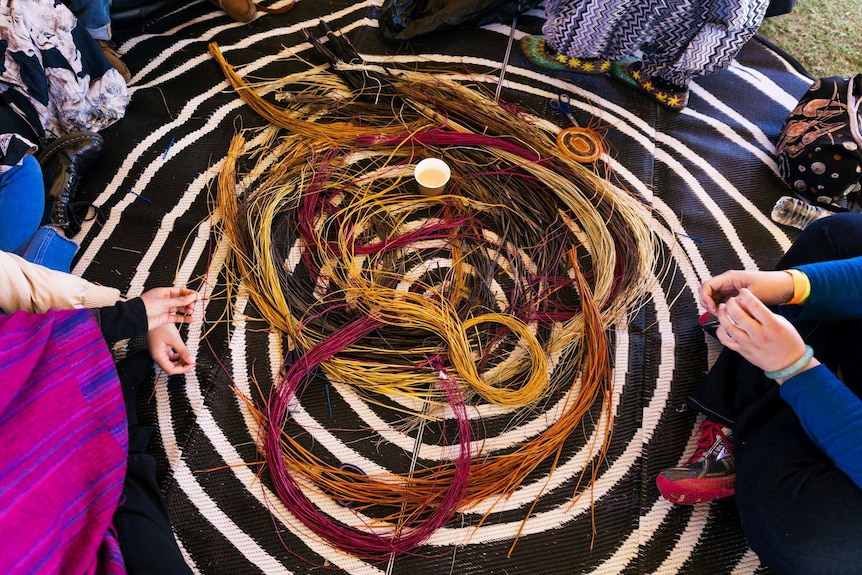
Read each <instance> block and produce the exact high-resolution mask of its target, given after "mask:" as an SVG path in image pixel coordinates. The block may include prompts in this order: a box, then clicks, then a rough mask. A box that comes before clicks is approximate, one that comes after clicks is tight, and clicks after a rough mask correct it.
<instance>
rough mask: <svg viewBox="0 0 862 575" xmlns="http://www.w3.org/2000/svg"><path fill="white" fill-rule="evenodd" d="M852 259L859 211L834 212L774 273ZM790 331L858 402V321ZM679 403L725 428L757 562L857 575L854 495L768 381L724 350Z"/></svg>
mask: <svg viewBox="0 0 862 575" xmlns="http://www.w3.org/2000/svg"><path fill="white" fill-rule="evenodd" d="M859 255H862V215H859V214H854V213H847V214H836V215H833V216H829V217H828V218H825V219H822V220H819V221H817V222H815V223H813V224H811V225H810V226H809V227H808V228H807V229H806V230H805V231H804V232H803V233H802V234H801V235H800V236H799V238H798V239H797V240H796V242H794V244H793V246H791V248H790V250H788V252H787V254H785V256H784V257H783V258H782V259H781V261H779V263H778V265H777V266H776V269H786V268H790V267H794V266H797V265H801V264H805V263H813V262H817V261H827V260H836V259H846V258H850V257H855V256H859ZM796 328H797V329H798V330H799V332H800V334H801V335H802V337H803V339H805V341H806V342H807V343H808V344H809V345H811V347H812V348H814V353H815V355H816V357H817V358H818V359H819V360H820V362H821V363H825V364H826V365H827V366H828V367H829V368H830V369H831V370H832V371H833V372H838V370H839V369H840V373H841V374H842V378H843V380H844V382H845V384H846V385H847V386H848V387H849V388H850V389H851V390H852V391H853V392H854V393H855V394H856V395H857V396H859V397H862V361H859V360H860V357H862V321H858V320H851V321H840V322H834V321H833V322H804V323H797V324H796ZM689 404H690V405H691V406H692V407H694V408H695V409H697V410H698V411H700V412H701V413H704V414H706V415H707V417H708V418H709V419H711V420H713V421H717V422H721V423H723V424H725V425H728V426H730V427H731V428H732V429H733V439H734V448H735V451H734V454H735V457H736V464H737V471H736V505H737V508H738V509H739V515H740V518H741V520H742V527H743V530H744V531H745V534H746V536H747V537H748V540H749V543H750V544H751V548H752V549H753V550H754V551H755V552H756V553H757V555H758V556H759V557H760V559H761V560H762V561H763V562H764V563H765V564H766V565H768V566H769V567H770V568H772V569H773V570H774V571H775V572H777V573H782V574H783V573H791V574H795V573H798V574H812V573H817V574H818V575H820V574H822V575H826V574H860V573H862V489H860V488H859V487H858V486H857V485H856V484H855V483H853V482H852V481H851V480H850V478H849V477H847V476H846V475H845V474H844V473H843V472H841V471H840V470H838V469H837V468H836V467H835V465H834V464H833V463H832V460H831V459H830V458H829V457H827V456H826V454H825V453H823V451H821V450H820V448H818V447H817V446H816V445H815V444H814V442H813V441H812V440H811V439H810V438H809V437H808V435H807V434H806V432H805V430H804V429H803V428H802V425H801V423H800V422H799V419H798V418H797V417H796V414H795V413H794V412H793V410H792V409H791V407H790V405H788V404H787V403H785V402H784V400H782V399H781V397H780V395H779V386H778V385H777V384H776V383H775V382H774V381H772V380H769V379H767V378H766V377H765V376H764V375H763V371H762V370H760V369H758V368H756V367H755V366H754V365H752V364H750V363H748V362H747V361H745V360H744V359H743V358H742V357H741V356H739V355H738V354H737V353H735V352H733V351H731V350H729V349H724V350H723V351H722V352H721V353H720V354H719V357H718V358H717V360H716V362H715V364H714V366H713V367H712V369H711V370H710V372H709V373H708V374H707V376H706V378H705V379H704V381H703V383H702V384H701V385H700V386H699V387H698V388H697V390H695V393H694V394H692V396H691V397H690V398H689ZM857 439H858V440H859V441H862V437H860V438H857Z"/></svg>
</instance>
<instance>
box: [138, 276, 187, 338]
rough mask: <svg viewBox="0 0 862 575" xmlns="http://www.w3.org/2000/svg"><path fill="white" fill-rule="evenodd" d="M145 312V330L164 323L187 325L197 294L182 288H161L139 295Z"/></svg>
mask: <svg viewBox="0 0 862 575" xmlns="http://www.w3.org/2000/svg"><path fill="white" fill-rule="evenodd" d="M141 299H142V300H143V301H144V307H145V308H146V310H147V329H148V330H152V329H155V328H157V327H159V326H160V325H163V324H166V323H176V322H182V323H189V322H190V321H192V317H191V314H192V312H193V311H194V303H195V302H196V301H197V299H198V293H197V292H196V291H194V290H190V289H188V288H182V287H162V288H155V289H151V290H149V291H145V292H144V293H142V294H141Z"/></svg>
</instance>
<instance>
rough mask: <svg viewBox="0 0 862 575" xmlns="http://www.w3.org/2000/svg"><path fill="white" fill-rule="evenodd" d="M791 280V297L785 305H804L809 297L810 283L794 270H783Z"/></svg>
mask: <svg viewBox="0 0 862 575" xmlns="http://www.w3.org/2000/svg"><path fill="white" fill-rule="evenodd" d="M784 271H786V272H787V273H789V274H790V277H792V278H793V297H792V298H790V301H788V302H787V303H786V304H785V305H799V304H803V303H805V301H806V300H807V299H808V296H810V295H811V282H810V281H809V280H808V276H807V275H805V274H804V273H802V272H801V271H799V270H796V269H790V270H784Z"/></svg>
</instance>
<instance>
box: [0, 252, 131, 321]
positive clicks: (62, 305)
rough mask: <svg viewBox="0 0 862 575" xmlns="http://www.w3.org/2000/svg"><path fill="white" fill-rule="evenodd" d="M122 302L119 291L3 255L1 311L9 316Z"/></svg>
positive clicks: (0, 259) (1, 254) (0, 295)
mask: <svg viewBox="0 0 862 575" xmlns="http://www.w3.org/2000/svg"><path fill="white" fill-rule="evenodd" d="M120 299H121V298H120V291H119V290H117V289H114V288H109V287H104V286H99V285H96V284H94V283H91V282H88V281H87V280H85V279H83V278H79V277H77V276H74V275H72V274H67V273H63V272H58V271H54V270H51V269H48V268H46V267H44V266H40V265H37V264H32V263H30V262H28V261H26V260H24V259H23V258H21V257H18V256H16V255H15V254H10V253H8V252H2V251H0V309H2V310H3V311H4V312H6V313H14V312H16V311H22V310H23V311H29V312H32V313H45V312H46V311H48V310H49V309H77V308H92V307H101V306H109V305H113V304H115V303H116V302H118V301H120Z"/></svg>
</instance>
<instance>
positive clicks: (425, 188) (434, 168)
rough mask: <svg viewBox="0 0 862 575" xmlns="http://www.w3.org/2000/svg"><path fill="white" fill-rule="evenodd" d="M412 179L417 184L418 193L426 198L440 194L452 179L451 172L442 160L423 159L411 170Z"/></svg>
mask: <svg viewBox="0 0 862 575" xmlns="http://www.w3.org/2000/svg"><path fill="white" fill-rule="evenodd" d="M413 177H414V178H416V183H417V184H419V191H420V192H422V194H424V195H426V196H436V195H439V194H442V193H443V191H444V190H445V189H446V184H448V183H449V178H451V177H452V170H450V169H449V166H448V165H447V164H446V162H444V161H443V160H440V159H438V158H425V159H424V160H422V161H421V162H419V163H418V164H416V167H415V168H414V169H413Z"/></svg>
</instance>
